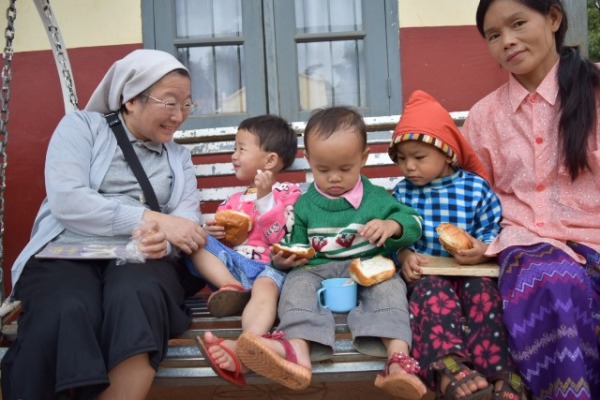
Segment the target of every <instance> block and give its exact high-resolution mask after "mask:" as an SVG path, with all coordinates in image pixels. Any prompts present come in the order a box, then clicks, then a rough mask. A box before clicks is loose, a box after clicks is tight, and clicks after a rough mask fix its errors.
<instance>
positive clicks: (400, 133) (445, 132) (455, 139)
mask: <svg viewBox="0 0 600 400" xmlns="http://www.w3.org/2000/svg"><path fill="white" fill-rule="evenodd" d="M409 140H418V141H421V142H425V143H429V144H430V145H432V146H435V147H437V148H438V149H439V150H440V151H442V152H443V153H444V154H446V155H447V156H448V157H450V159H452V163H453V164H455V165H458V166H459V167H460V168H462V169H465V170H467V171H470V172H473V173H475V174H477V175H479V176H481V177H482V178H483V179H485V180H486V181H488V182H489V181H490V180H489V179H488V175H487V173H486V172H485V169H484V168H483V165H482V164H481V161H479V158H478V157H477V155H476V154H475V152H474V151H473V148H472V147H471V145H470V144H469V143H468V142H467V141H466V139H465V138H464V136H463V135H462V133H460V131H459V130H458V128H457V127H456V124H455V123H454V121H453V120H452V117H451V116H450V113H449V112H448V111H447V110H446V109H445V108H444V107H442V105H441V104H440V103H438V102H437V101H436V100H435V99H434V98H433V97H431V95H429V94H427V93H425V92H423V91H421V90H417V91H415V92H413V93H412V94H411V95H410V97H409V99H408V101H407V102H406V104H405V106H404V111H403V113H402V116H401V117H400V121H398V124H397V125H396V129H394V135H393V136H392V141H391V143H390V147H389V149H388V154H389V155H390V158H391V159H392V161H394V162H397V160H398V153H397V150H396V144H397V143H400V142H405V141H409Z"/></svg>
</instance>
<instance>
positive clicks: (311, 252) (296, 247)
mask: <svg viewBox="0 0 600 400" xmlns="http://www.w3.org/2000/svg"><path fill="white" fill-rule="evenodd" d="M279 252H281V253H283V256H284V257H285V258H288V257H289V256H291V255H292V254H295V255H296V257H299V258H313V257H314V256H315V253H316V252H315V249H313V248H312V247H310V246H307V245H304V244H293V245H291V246H284V245H282V244H277V243H275V244H274V245H273V253H279Z"/></svg>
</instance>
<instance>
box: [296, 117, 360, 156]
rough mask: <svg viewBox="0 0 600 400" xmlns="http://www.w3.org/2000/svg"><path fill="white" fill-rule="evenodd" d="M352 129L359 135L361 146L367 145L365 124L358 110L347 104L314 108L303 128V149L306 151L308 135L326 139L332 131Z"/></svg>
mask: <svg viewBox="0 0 600 400" xmlns="http://www.w3.org/2000/svg"><path fill="white" fill-rule="evenodd" d="M343 129H352V130H354V131H356V133H357V134H358V135H360V137H361V139H362V142H363V148H366V147H367V126H366V125H365V121H364V120H363V118H362V116H361V115H360V114H359V113H358V111H356V110H354V109H353V108H351V107H347V106H335V107H329V108H322V109H319V110H315V111H314V112H313V114H312V115H311V116H310V118H309V119H308V122H307V123H306V128H304V150H305V151H306V152H308V144H307V142H308V136H310V135H312V136H315V137H318V138H319V139H323V140H325V139H327V138H329V137H330V136H331V135H333V133H334V132H336V131H339V130H343Z"/></svg>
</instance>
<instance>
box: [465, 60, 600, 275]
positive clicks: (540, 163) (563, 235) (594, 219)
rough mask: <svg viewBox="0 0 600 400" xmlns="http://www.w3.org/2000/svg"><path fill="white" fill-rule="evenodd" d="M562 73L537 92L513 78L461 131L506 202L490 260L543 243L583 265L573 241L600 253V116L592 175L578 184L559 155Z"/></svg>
mask: <svg viewBox="0 0 600 400" xmlns="http://www.w3.org/2000/svg"><path fill="white" fill-rule="evenodd" d="M557 71H558V63H557V64H556V65H555V66H554V67H553V69H552V70H551V71H550V72H549V73H548V75H547V76H546V78H545V79H544V80H543V81H542V83H541V84H540V86H539V87H538V88H537V90H536V92H535V93H529V92H528V91H527V90H526V89H525V88H524V87H523V86H521V84H520V83H519V82H518V81H517V80H516V79H515V78H514V77H513V76H512V75H511V76H510V78H509V81H508V82H507V83H506V84H504V85H502V86H501V87H499V88H498V89H497V90H495V91H494V92H492V93H491V94H489V95H488V96H486V97H485V98H483V99H482V100H480V101H479V102H478V103H477V104H475V106H473V108H472V109H471V111H470V112H469V116H468V118H467V120H466V121H465V125H464V127H463V133H464V135H465V136H466V137H467V139H468V140H469V141H470V142H471V144H472V145H473V148H474V149H475V152H476V153H477V154H478V155H479V156H480V157H481V160H482V162H483V164H484V166H485V168H486V170H487V172H488V174H489V176H490V178H491V180H492V182H491V183H492V186H493V188H494V190H495V191H496V193H497V194H498V196H499V197H500V201H501V203H502V209H503V217H504V218H503V222H502V227H503V230H502V232H501V234H500V236H498V237H497V239H496V240H495V241H494V242H493V243H492V244H491V245H490V247H489V248H488V251H487V254H488V255H496V254H498V253H499V252H500V251H501V250H503V249H505V248H507V247H509V246H515V245H519V246H528V245H532V244H536V243H541V242H545V243H550V244H552V245H554V246H556V247H558V248H561V249H563V250H564V251H566V252H567V253H569V254H570V255H571V256H572V257H574V258H575V259H576V260H577V261H578V262H581V263H584V262H585V260H584V259H583V258H582V257H580V256H578V255H577V254H575V253H574V252H573V251H572V250H571V249H570V248H569V247H568V246H567V245H566V241H568V240H569V241H574V242H577V243H581V244H584V245H586V246H589V247H591V248H593V249H594V250H596V251H599V252H600V135H599V134H598V132H599V129H598V128H599V127H600V126H599V124H600V117H599V118H598V121H597V126H596V131H595V132H594V133H593V134H592V135H591V137H590V141H589V153H588V154H589V160H588V161H589V164H590V167H591V171H587V170H586V171H584V172H583V173H581V174H580V175H579V177H578V178H577V180H575V181H574V182H572V181H571V178H570V176H569V173H568V170H567V169H566V167H565V166H564V164H563V162H562V160H561V157H560V151H559V145H560V144H559V137H558V122H559V118H560V99H559V98H558V84H557V77H556V74H557ZM598 115H599V116H600V108H599V111H598Z"/></svg>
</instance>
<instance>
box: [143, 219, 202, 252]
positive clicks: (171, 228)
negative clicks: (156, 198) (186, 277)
mask: <svg viewBox="0 0 600 400" xmlns="http://www.w3.org/2000/svg"><path fill="white" fill-rule="evenodd" d="M143 220H144V222H156V223H157V224H158V226H159V229H160V230H161V231H163V232H164V233H165V234H166V236H167V240H168V241H169V243H171V244H172V245H173V246H176V247H178V248H179V249H181V250H182V251H183V252H184V253H186V254H192V253H193V252H194V251H197V250H198V249H200V248H202V247H203V246H204V245H205V244H206V232H205V231H204V229H202V227H201V226H200V225H198V224H197V223H195V222H194V221H190V220H189V219H187V218H182V217H177V216H174V215H168V214H162V213H158V212H156V211H151V210H146V211H144V217H143Z"/></svg>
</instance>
